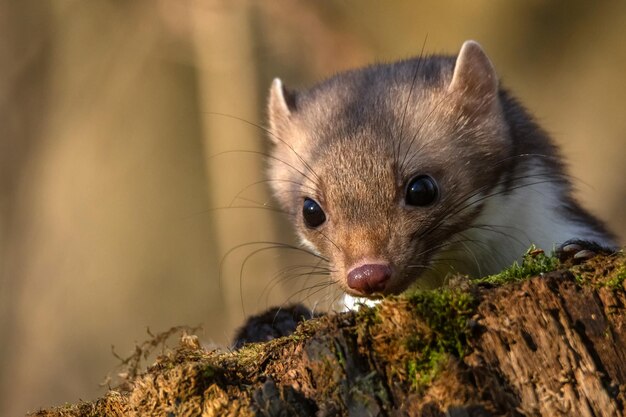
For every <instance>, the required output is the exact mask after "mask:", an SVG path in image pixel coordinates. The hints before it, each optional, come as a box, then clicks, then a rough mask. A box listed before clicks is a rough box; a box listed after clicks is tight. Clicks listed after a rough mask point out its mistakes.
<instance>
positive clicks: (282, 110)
mask: <svg viewBox="0 0 626 417" xmlns="http://www.w3.org/2000/svg"><path fill="white" fill-rule="evenodd" d="M267 107H268V116H269V122H270V131H271V134H270V137H271V138H272V140H273V141H274V142H275V143H276V142H279V141H280V140H279V139H278V137H280V135H281V133H282V132H284V131H285V127H286V126H287V125H288V124H289V122H290V118H291V115H292V113H293V112H295V111H296V93H295V92H293V91H289V90H287V89H286V88H285V86H284V85H283V82H282V81H281V80H280V78H274V81H272V87H271V88H270V96H269V100H268V106H267Z"/></svg>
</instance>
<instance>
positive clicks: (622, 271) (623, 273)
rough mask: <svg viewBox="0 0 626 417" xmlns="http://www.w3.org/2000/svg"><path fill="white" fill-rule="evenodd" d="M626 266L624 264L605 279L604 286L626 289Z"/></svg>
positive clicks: (613, 288)
mask: <svg viewBox="0 0 626 417" xmlns="http://www.w3.org/2000/svg"><path fill="white" fill-rule="evenodd" d="M624 281H626V266H625V265H622V266H621V267H620V268H619V269H618V270H617V271H615V273H614V274H613V275H612V276H610V277H609V278H608V279H606V280H605V281H604V286H605V287H607V288H610V289H612V290H619V289H624Z"/></svg>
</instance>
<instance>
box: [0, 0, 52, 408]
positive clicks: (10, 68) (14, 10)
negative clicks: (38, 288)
mask: <svg viewBox="0 0 626 417" xmlns="http://www.w3.org/2000/svg"><path fill="white" fill-rule="evenodd" d="M49 29H50V9H49V7H48V5H47V4H46V3H42V2H33V1H19V2H12V1H2V2H0V336H2V343H0V415H4V410H5V405H8V404H9V398H8V397H9V396H8V395H6V392H5V390H4V389H3V388H4V387H7V386H8V385H9V384H10V379H11V374H10V372H7V368H9V367H10V365H11V363H13V362H14V361H15V360H16V357H17V356H19V354H20V348H19V346H18V345H17V343H18V342H17V341H16V340H15V337H16V335H17V334H18V331H17V330H18V328H19V319H18V317H19V316H18V314H17V312H16V306H17V304H18V297H17V294H19V292H20V290H21V286H22V282H21V281H20V280H19V279H18V278H19V270H20V265H19V262H20V260H23V259H24V257H23V255H25V254H27V253H28V243H27V242H25V241H24V240H23V239H22V232H23V227H24V224H25V222H27V221H28V216H27V214H26V211H25V210H24V208H25V207H23V204H22V203H23V201H22V200H20V199H19V198H18V194H19V192H20V182H22V176H23V173H24V171H25V169H26V168H28V160H29V156H30V155H31V153H32V152H33V151H36V149H37V145H38V144H39V142H40V141H39V139H40V136H41V129H42V127H43V125H44V124H45V123H44V121H45V114H46V110H47V102H48V87H49V86H48V80H49V77H48V70H49V63H50V62H49V61H50V60H49V58H50V54H49V53H48V51H47V49H46V47H47V46H48V45H47V43H48V42H49V38H48V36H49V33H50V31H49ZM22 185H23V184H22Z"/></svg>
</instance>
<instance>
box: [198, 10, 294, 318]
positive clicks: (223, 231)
mask: <svg viewBox="0 0 626 417" xmlns="http://www.w3.org/2000/svg"><path fill="white" fill-rule="evenodd" d="M253 13H254V10H253V7H252V4H251V2H249V1H247V0H236V1H233V2H224V1H204V0H199V1H197V2H196V3H195V4H194V13H193V18H194V22H193V23H194V25H193V26H194V42H195V54H196V65H197V70H198V84H199V85H198V88H199V93H198V94H199V99H200V103H199V108H200V111H201V116H202V121H203V127H204V150H205V160H206V170H207V178H208V186H209V190H207V191H208V192H209V194H210V196H211V198H212V199H213V201H212V204H211V205H212V207H214V208H217V209H218V210H217V212H216V213H215V216H213V218H214V219H215V220H216V221H215V226H214V230H215V234H214V236H213V239H214V240H215V242H216V243H217V245H218V246H219V247H220V248H221V249H220V250H219V251H218V252H219V253H221V254H222V256H224V254H225V253H226V252H227V251H228V250H230V249H232V248H234V247H235V246H236V245H238V244H246V243H252V241H251V240H250V239H256V240H258V241H275V240H276V232H275V228H276V224H275V221H274V219H275V214H272V212H271V211H268V210H264V209H262V208H259V209H236V208H234V209H225V210H221V208H222V207H224V206H227V205H229V204H230V203H231V202H233V205H234V206H254V205H256V203H259V204H258V205H259V207H261V205H262V204H264V203H266V202H265V201H258V202H257V201H255V202H251V201H248V200H245V199H240V200H236V201H233V198H234V196H235V195H237V193H238V192H240V191H243V190H244V189H245V188H246V187H247V186H248V185H250V184H252V183H254V182H257V181H260V180H262V179H263V178H259V177H258V175H259V173H262V172H263V165H264V161H263V157H262V155H260V153H262V152H263V151H264V149H265V147H264V146H263V142H264V140H265V133H264V132H263V130H262V129H261V128H259V127H255V126H253V125H251V124H261V125H262V124H263V122H259V113H258V109H259V91H258V90H259V88H258V85H257V77H256V74H257V73H258V72H259V70H258V68H257V60H256V59H255V55H254V50H255V48H256V47H257V45H256V44H255V34H254V32H253V28H254V25H253V24H252V19H253ZM238 119H242V120H238ZM240 150H246V151H251V152H258V153H250V152H236V151H240ZM232 151H235V152H232ZM224 152H226V153H224ZM231 152H232V153H231ZM220 153H222V154H220ZM250 174H252V175H250ZM245 196H246V194H243V197H245ZM225 216H228V217H225ZM223 218H228V219H234V220H230V221H222V219H223ZM251 222H252V225H251V224H250V223H251ZM251 230H252V233H251ZM262 246H263V245H260V246H256V247H255V246H248V247H243V248H242V249H241V251H240V252H239V253H251V252H253V251H254V250H255V249H259V248H260V247H262ZM271 255H272V254H262V255H261V256H259V257H258V259H259V260H260V262H259V263H255V264H254V265H255V269H257V268H258V269H257V270H262V271H268V274H273V273H275V272H276V271H277V267H278V263H277V262H278V261H277V260H276V258H275V257H274V256H271ZM229 259H230V260H232V262H226V265H227V266H230V265H235V266H237V268H235V270H233V269H230V268H227V269H226V270H224V271H225V273H224V275H223V276H222V277H220V278H221V288H222V291H223V303H224V305H225V306H226V307H225V310H226V311H225V312H227V313H228V314H227V316H228V317H229V318H230V323H231V327H232V325H236V324H238V323H240V322H242V320H243V313H244V311H242V308H243V303H244V302H245V303H246V304H248V305H249V304H253V303H254V302H257V300H258V297H259V295H260V294H262V293H263V292H264V290H267V288H266V287H267V279H264V278H266V277H259V279H257V280H256V281H250V280H246V281H244V282H242V280H243V279H245V276H243V277H240V276H239V271H240V268H239V267H242V265H243V260H242V258H241V257H236V256H233V257H232V258H228V259H226V261H228V260H229ZM244 272H245V271H244ZM277 299H278V300H280V299H283V300H284V299H285V297H282V298H281V297H278V298H277ZM261 307H263V306H261ZM245 313H248V314H249V313H250V311H246V312H245ZM223 316H226V314H224V315H223Z"/></svg>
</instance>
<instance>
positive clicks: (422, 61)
mask: <svg viewBox="0 0 626 417" xmlns="http://www.w3.org/2000/svg"><path fill="white" fill-rule="evenodd" d="M269 122H270V131H271V139H272V141H273V149H272V151H271V158H270V159H269V180H270V183H271V184H272V188H273V191H274V194H275V196H276V198H277V199H278V201H279V203H280V205H281V206H282V208H283V209H285V210H286V211H287V212H288V213H289V214H290V216H291V218H292V220H293V223H294V225H295V227H296V229H297V232H298V235H299V236H300V238H301V239H302V242H303V243H304V244H305V245H306V246H307V247H309V248H310V249H312V250H313V251H315V252H316V253H318V254H320V255H322V256H323V257H325V258H326V259H328V261H329V263H330V269H331V270H332V271H333V272H332V278H333V279H334V280H335V281H336V282H337V283H339V284H340V285H341V286H342V288H343V289H344V290H345V291H346V292H347V293H349V294H352V295H356V296H365V297H376V296H379V295H385V294H395V293H399V292H402V291H404V290H405V289H406V288H407V287H408V286H409V285H411V284H412V283H413V282H415V281H416V280H419V278H420V276H421V275H423V274H424V273H425V272H426V271H428V270H429V269H431V268H432V264H433V263H434V262H435V261H436V259H437V258H438V257H441V255H442V254H443V253H445V250H446V249H448V248H449V246H450V245H451V244H452V243H453V242H455V241H457V240H462V237H461V236H462V234H463V231H464V230H465V229H466V228H467V227H468V225H469V224H470V222H471V220H472V219H474V218H475V217H476V216H477V215H478V214H479V212H480V210H481V207H482V204H481V203H480V202H479V200H480V198H481V195H484V194H485V193H487V192H488V191H489V190H490V189H491V188H493V187H494V186H495V185H496V184H497V182H498V180H499V178H500V175H501V171H502V164H501V163H500V162H501V161H502V160H504V159H505V158H506V157H507V156H508V155H509V154H510V152H511V148H512V143H511V139H510V137H509V133H508V129H507V124H506V122H505V120H504V116H503V112H502V108H501V104H500V100H499V86H498V78H497V76H496V73H495V70H494V68H493V66H492V64H491V62H490V61H489V58H487V56H486V55H485V53H484V51H483V49H482V48H481V46H480V45H479V44H477V43H476V42H473V41H467V42H465V43H464V44H463V46H462V48H461V51H460V53H459V55H458V57H448V56H431V57H419V58H415V59H410V60H406V61H401V62H398V63H393V64H379V65H374V66H370V67H367V68H363V69H358V70H354V71H349V72H345V73H341V74H338V75H335V76H334V77H332V78H330V79H328V80H326V81H324V82H322V83H320V84H318V85H316V86H314V87H312V88H311V89H309V90H307V91H298V92H296V91H292V90H289V89H287V88H286V87H285V86H284V85H283V84H282V82H281V81H280V80H279V79H275V80H274V82H273V83H272V87H271V91H270V96H269ZM474 203H476V204H474Z"/></svg>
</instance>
